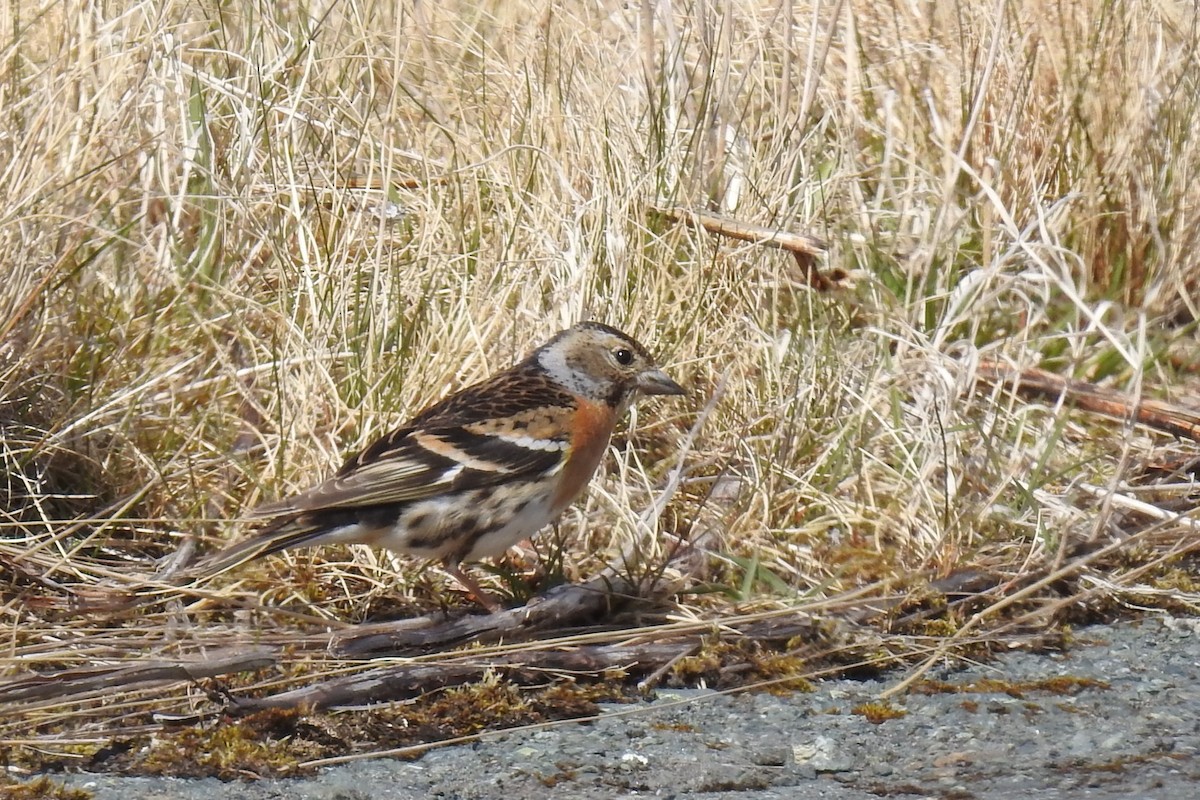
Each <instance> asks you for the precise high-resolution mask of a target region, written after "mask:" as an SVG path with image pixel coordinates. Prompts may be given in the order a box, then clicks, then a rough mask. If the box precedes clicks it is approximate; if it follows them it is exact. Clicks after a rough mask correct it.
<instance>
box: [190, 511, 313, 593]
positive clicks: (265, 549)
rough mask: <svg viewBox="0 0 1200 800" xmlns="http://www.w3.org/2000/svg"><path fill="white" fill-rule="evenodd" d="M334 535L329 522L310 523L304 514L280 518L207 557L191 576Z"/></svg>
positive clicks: (217, 571) (215, 572)
mask: <svg viewBox="0 0 1200 800" xmlns="http://www.w3.org/2000/svg"><path fill="white" fill-rule="evenodd" d="M331 538H334V537H330V531H329V528H328V527H326V526H323V525H315V524H311V523H306V522H305V520H304V519H303V518H299V519H296V518H293V519H285V520H280V521H279V522H277V523H273V524H270V525H268V526H267V527H265V528H263V529H261V530H259V531H257V532H255V533H253V534H251V535H250V536H247V537H246V538H245V539H242V540H241V541H238V542H234V543H233V544H232V545H230V546H229V547H226V548H225V549H224V550H219V551H217V552H216V553H213V554H212V555H211V556H209V557H208V558H205V559H203V560H202V561H200V562H199V563H197V564H196V565H195V566H194V567H192V568H191V569H190V570H188V577H189V578H191V579H193V580H200V579H205V578H211V577H213V576H214V575H219V574H220V573H222V572H224V571H225V570H228V569H232V568H233V567H236V566H239V565H241V564H245V563H246V562H247V561H253V560H255V559H256V558H262V557H263V556H269V555H271V554H272V553H278V552H280V551H283V550H290V549H292V548H293V547H305V546H310V545H318V544H326V543H328V542H329V541H330V540H331Z"/></svg>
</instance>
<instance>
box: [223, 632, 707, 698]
mask: <svg viewBox="0 0 1200 800" xmlns="http://www.w3.org/2000/svg"><path fill="white" fill-rule="evenodd" d="M694 647H695V645H694V644H691V643H688V642H683V643H681V642H644V643H641V644H633V645H585V646H579V647H573V648H570V649H546V650H535V651H530V652H526V653H509V654H505V655H499V656H490V657H488V658H483V659H478V658H470V657H467V658H464V659H462V660H456V661H451V662H449V663H439V664H397V665H389V666H387V667H380V668H377V669H371V670H367V671H366V672H360V673H358V674H355V675H346V676H343V677H339V678H333V679H331V680H327V681H321V682H319V683H314V684H310V685H308V686H302V687H300V688H298V689H292V690H290V691H286V692H279V693H278V694H273V695H270V696H268V697H261V698H241V699H237V700H235V701H234V702H233V703H232V705H231V706H230V707H229V709H228V710H229V711H230V712H232V713H234V714H247V713H252V712H255V711H261V710H263V709H266V708H303V709H309V710H316V709H322V708H329V707H331V706H345V705H362V704H364V703H381V702H389V701H395V700H403V699H406V698H410V697H415V696H417V695H420V694H424V693H426V692H430V691H433V690H435V689H441V688H443V687H446V686H458V685H461V684H464V683H469V682H471V681H474V680H479V679H480V678H481V677H482V676H483V675H484V673H486V672H499V673H501V674H502V675H503V676H504V677H505V678H506V679H508V680H510V681H512V682H514V683H518V684H526V685H528V684H535V683H545V682H546V681H547V678H548V677H549V676H548V673H556V672H558V673H564V672H569V673H571V674H573V675H581V674H592V675H598V674H601V673H603V672H604V671H606V670H609V669H614V668H619V669H623V670H624V671H625V672H627V673H629V674H632V675H642V674H646V673H649V672H652V671H654V670H655V669H656V668H658V667H659V666H660V665H662V664H670V663H672V662H674V661H676V660H677V659H678V657H679V656H680V654H681V653H682V654H686V653H688V652H690V651H691V650H692V649H694Z"/></svg>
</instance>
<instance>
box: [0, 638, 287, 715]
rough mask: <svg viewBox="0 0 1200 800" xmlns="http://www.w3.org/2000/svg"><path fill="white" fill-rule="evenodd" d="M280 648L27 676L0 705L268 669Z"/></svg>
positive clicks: (3, 691)
mask: <svg viewBox="0 0 1200 800" xmlns="http://www.w3.org/2000/svg"><path fill="white" fill-rule="evenodd" d="M278 658H279V652H278V650H277V649H276V648H270V647H256V648H253V649H251V650H246V651H241V652H237V651H233V650H229V651H223V652H220V653H215V654H213V655H210V656H209V657H208V658H205V659H203V660H181V661H175V662H171V661H151V662H147V663H144V664H133V665H130V666H122V667H93V668H91V669H70V670H64V671H62V672H55V673H52V674H48V675H26V676H23V677H20V678H16V679H14V680H11V681H7V682H5V683H4V684H0V704H3V703H25V702H31V701H38V700H50V699H54V698H61V697H66V696H70V695H78V694H87V693H90V692H95V691H99V690H101V689H120V690H125V691H127V690H130V689H135V688H145V687H146V686H149V685H153V684H158V683H168V682H170V683H178V682H180V681H195V680H199V679H201V678H212V677H215V676H217V675H226V674H228V673H230V672H243V671H246V670H256V669H265V668H267V667H272V666H274V665H275V664H276V662H277V661H278Z"/></svg>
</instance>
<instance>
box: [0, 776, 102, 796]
mask: <svg viewBox="0 0 1200 800" xmlns="http://www.w3.org/2000/svg"><path fill="white" fill-rule="evenodd" d="M6 780H7V779H6V778H0V798H3V799H4V800H89V798H91V797H94V796H95V795H93V794H92V793H91V792H89V791H88V790H87V789H73V788H71V787H68V786H64V785H63V784H61V783H59V782H58V781H54V780H51V779H50V778H48V777H46V776H45V775H41V776H39V777H37V778H34V779H33V780H31V781H25V782H23V783H6V782H5V781H6Z"/></svg>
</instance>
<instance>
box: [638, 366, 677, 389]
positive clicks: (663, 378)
mask: <svg viewBox="0 0 1200 800" xmlns="http://www.w3.org/2000/svg"><path fill="white" fill-rule="evenodd" d="M637 388H638V391H639V392H641V393H642V394H687V392H686V391H685V390H684V388H683V387H682V386H680V385H679V384H678V383H676V382H675V381H673V380H671V378H670V376H668V375H667V373H665V372H663V371H662V370H661V369H648V370H646V371H645V372H643V373H642V374H640V375H638V377H637Z"/></svg>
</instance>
